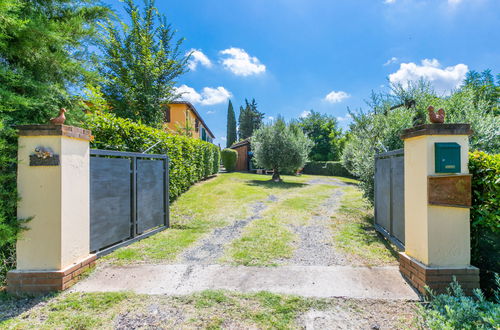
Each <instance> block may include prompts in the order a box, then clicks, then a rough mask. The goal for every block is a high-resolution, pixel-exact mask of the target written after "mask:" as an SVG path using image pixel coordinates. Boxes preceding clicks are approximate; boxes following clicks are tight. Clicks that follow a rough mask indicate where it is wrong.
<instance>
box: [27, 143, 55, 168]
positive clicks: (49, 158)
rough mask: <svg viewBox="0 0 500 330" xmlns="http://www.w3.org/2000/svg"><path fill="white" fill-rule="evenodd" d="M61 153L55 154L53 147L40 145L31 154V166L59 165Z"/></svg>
mask: <svg viewBox="0 0 500 330" xmlns="http://www.w3.org/2000/svg"><path fill="white" fill-rule="evenodd" d="M57 165H59V155H55V154H54V152H53V151H52V149H51V148H48V147H47V148H46V147H41V146H38V147H36V148H35V152H34V153H32V154H31V155H30V166H57Z"/></svg>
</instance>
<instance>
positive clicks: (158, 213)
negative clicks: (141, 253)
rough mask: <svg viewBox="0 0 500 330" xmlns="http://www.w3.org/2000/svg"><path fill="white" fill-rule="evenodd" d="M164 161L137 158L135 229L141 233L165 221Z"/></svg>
mask: <svg viewBox="0 0 500 330" xmlns="http://www.w3.org/2000/svg"><path fill="white" fill-rule="evenodd" d="M163 175H164V161H161V160H144V159H138V160H137V231H138V233H139V234H140V233H143V232H145V231H147V230H149V229H151V228H154V227H157V226H161V225H163V224H164V222H165V211H166V203H165V198H164V194H165V189H166V186H165V183H164V180H163Z"/></svg>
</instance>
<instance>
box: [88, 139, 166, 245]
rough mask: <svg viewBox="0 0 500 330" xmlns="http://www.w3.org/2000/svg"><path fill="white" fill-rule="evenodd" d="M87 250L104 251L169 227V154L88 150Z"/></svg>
mask: <svg viewBox="0 0 500 330" xmlns="http://www.w3.org/2000/svg"><path fill="white" fill-rule="evenodd" d="M90 156H91V157H90V250H91V252H96V253H97V254H98V255H104V254H107V253H109V252H111V251H112V250H114V249H116V248H118V247H120V246H123V245H126V244H129V243H131V242H132V241H135V240H138V239H142V238H145V237H147V236H150V235H152V234H155V233H156V232H158V231H161V230H163V229H165V228H167V227H168V226H169V196H168V158H167V156H166V155H150V154H141V153H134V152H120V151H109V150H96V149H93V150H91V151H90Z"/></svg>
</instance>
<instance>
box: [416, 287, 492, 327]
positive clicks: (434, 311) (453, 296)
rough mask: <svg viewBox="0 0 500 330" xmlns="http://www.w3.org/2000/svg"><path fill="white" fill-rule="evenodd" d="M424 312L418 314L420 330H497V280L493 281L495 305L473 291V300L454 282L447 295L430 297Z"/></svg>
mask: <svg viewBox="0 0 500 330" xmlns="http://www.w3.org/2000/svg"><path fill="white" fill-rule="evenodd" d="M430 297H431V298H430V301H429V303H428V306H427V308H421V309H420V311H419V314H420V321H421V325H422V328H426V329H427V328H428V329H439V330H441V329H450V330H451V329H499V328H500V278H499V277H497V288H496V296H495V301H488V300H486V298H485V297H484V295H483V294H482V293H481V290H477V289H476V290H475V291H474V296H472V297H468V296H466V295H465V294H464V292H463V290H462V288H461V287H460V285H459V284H458V283H457V282H456V281H454V282H453V283H451V285H450V288H449V289H448V294H440V295H434V294H432V292H431V294H430Z"/></svg>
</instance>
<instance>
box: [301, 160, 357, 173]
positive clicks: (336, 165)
mask: <svg viewBox="0 0 500 330" xmlns="http://www.w3.org/2000/svg"><path fill="white" fill-rule="evenodd" d="M303 173H304V174H314V175H331V176H344V177H351V176H352V175H351V174H350V173H349V171H347V170H346V169H345V167H344V166H343V165H342V162H332V161H329V162H307V163H306V165H305V166H304V170H303Z"/></svg>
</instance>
